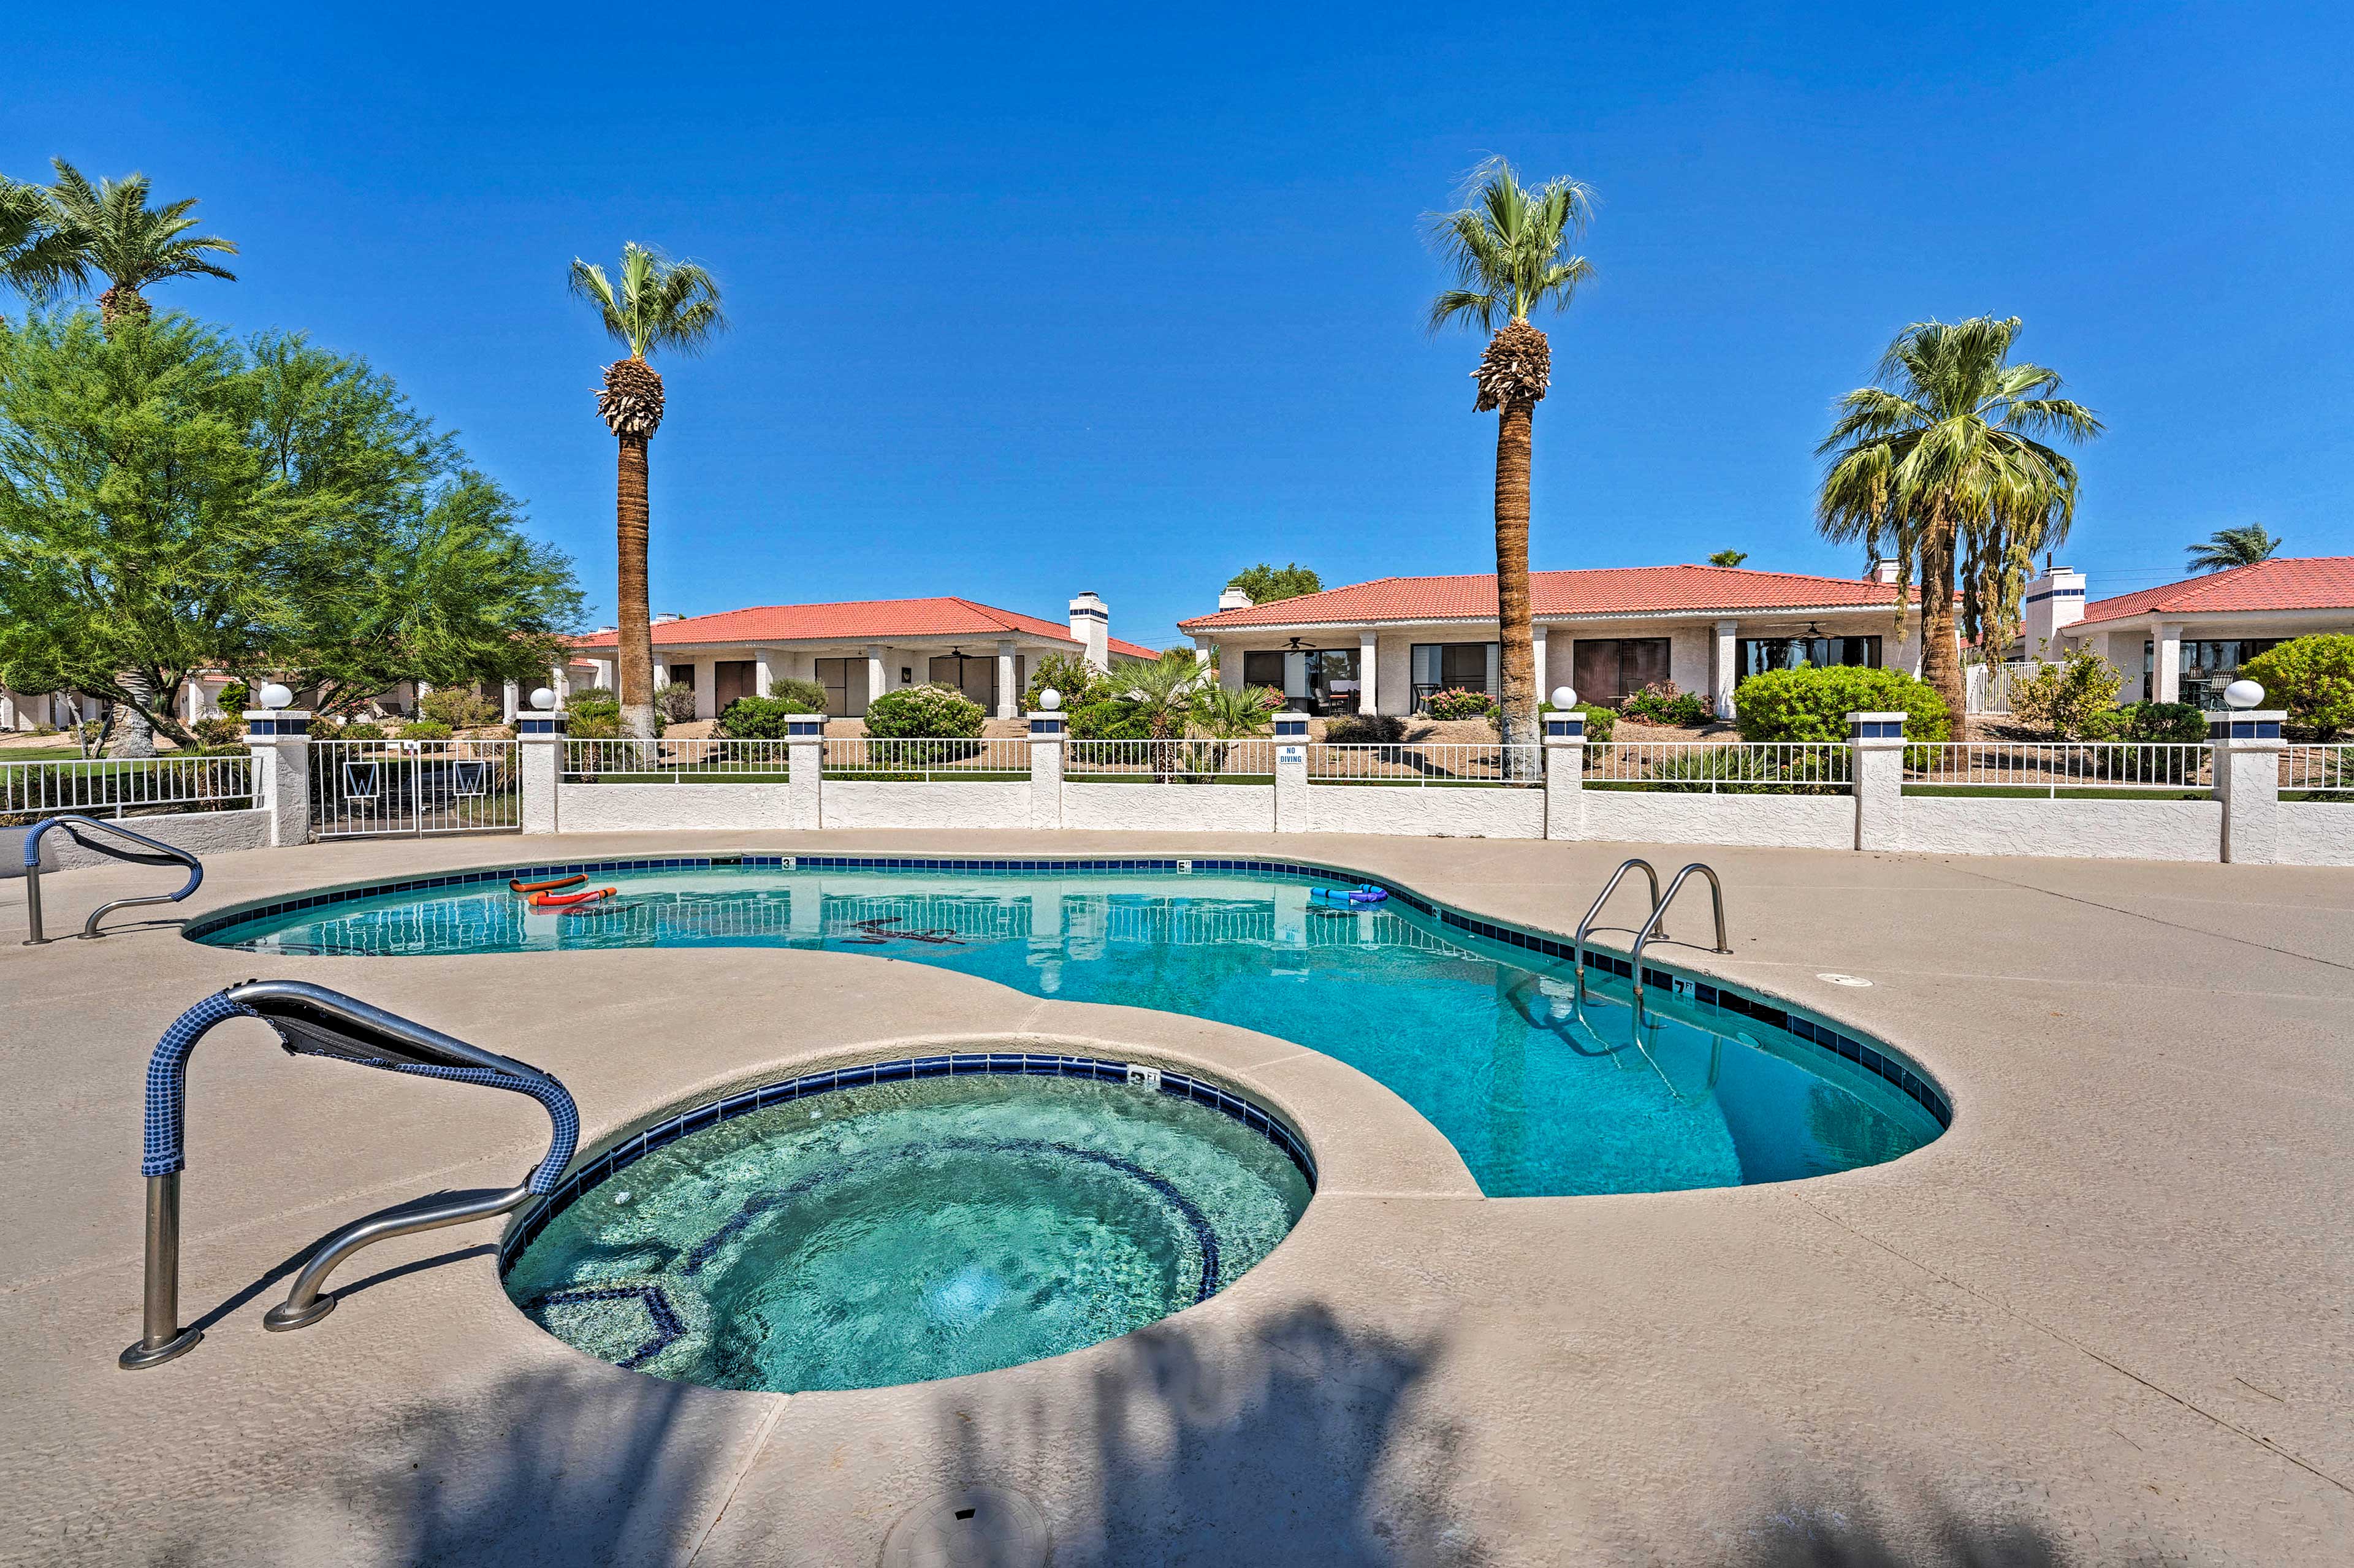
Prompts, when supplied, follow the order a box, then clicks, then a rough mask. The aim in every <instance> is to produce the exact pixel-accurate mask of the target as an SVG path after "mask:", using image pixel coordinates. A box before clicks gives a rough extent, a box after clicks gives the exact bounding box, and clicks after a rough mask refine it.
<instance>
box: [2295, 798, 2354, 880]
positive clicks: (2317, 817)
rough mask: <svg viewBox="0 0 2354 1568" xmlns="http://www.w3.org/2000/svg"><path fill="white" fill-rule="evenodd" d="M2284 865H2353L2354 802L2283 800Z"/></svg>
mask: <svg viewBox="0 0 2354 1568" xmlns="http://www.w3.org/2000/svg"><path fill="white" fill-rule="evenodd" d="M2275 853H2277V855H2278V857H2279V861H2280V863H2281V864H2283V865H2354V800H2343V801H2338V800H2329V801H2322V800H2283V801H2282V802H2281V804H2280V839H2279V842H2278V847H2277V850H2276V852H2275Z"/></svg>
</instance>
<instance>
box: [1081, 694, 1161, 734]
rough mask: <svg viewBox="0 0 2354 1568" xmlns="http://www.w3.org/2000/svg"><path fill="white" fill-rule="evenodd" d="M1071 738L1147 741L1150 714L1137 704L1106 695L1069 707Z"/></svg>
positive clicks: (1149, 728)
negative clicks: (1090, 701)
mask: <svg viewBox="0 0 2354 1568" xmlns="http://www.w3.org/2000/svg"><path fill="white" fill-rule="evenodd" d="M1071 738H1072V739H1073V740H1150V739H1151V738H1152V715H1150V714H1149V713H1147V712H1145V710H1144V705H1142V704H1141V703H1131V702H1129V700H1127V699H1126V698H1125V697H1106V698H1103V699H1101V700H1100V701H1097V702H1092V703H1089V704H1087V705H1086V706H1085V707H1078V708H1073V709H1072V710H1071Z"/></svg>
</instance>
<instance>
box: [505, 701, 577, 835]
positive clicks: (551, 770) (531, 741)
mask: <svg viewBox="0 0 2354 1568" xmlns="http://www.w3.org/2000/svg"><path fill="white" fill-rule="evenodd" d="M571 724H572V715H570V714H567V713H566V712H565V711H564V710H563V709H561V708H525V710H524V711H523V712H522V713H520V714H517V715H515V791H516V793H517V794H518V795H519V796H520V797H521V798H522V803H523V831H524V832H527V833H552V832H557V828H558V824H557V785H558V784H559V783H561V782H562V781H563V779H564V732H565V731H566V730H567V728H569V727H570V726H571Z"/></svg>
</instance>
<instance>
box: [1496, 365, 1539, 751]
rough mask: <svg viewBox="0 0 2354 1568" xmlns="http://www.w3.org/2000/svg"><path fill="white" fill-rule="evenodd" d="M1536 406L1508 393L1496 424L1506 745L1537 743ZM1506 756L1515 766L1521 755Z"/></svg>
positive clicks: (1501, 719)
mask: <svg viewBox="0 0 2354 1568" xmlns="http://www.w3.org/2000/svg"><path fill="white" fill-rule="evenodd" d="M1536 407H1537V405H1536V399H1534V398H1533V397H1509V398H1507V399H1505V401H1504V405H1503V408H1502V409H1501V410H1500V416H1501V417H1500V418H1499V419H1498V421H1497V425H1496V634H1497V639H1498V641H1499V642H1500V648H1499V650H1498V653H1499V658H1498V660H1497V662H1498V665H1499V666H1500V669H1499V673H1500V677H1501V685H1502V688H1503V689H1502V690H1501V691H1500V692H1499V693H1498V694H1497V710H1498V725H1497V727H1498V729H1499V730H1500V732H1501V734H1502V737H1503V742H1504V745H1505V746H1506V747H1522V746H1534V745H1535V744H1536V743H1537V656H1536V642H1535V636H1534V633H1533V632H1532V630H1531V629H1530V620H1529V459H1530V450H1531V442H1530V425H1531V423H1532V419H1533V418H1534V416H1535V414H1536ZM1504 755H1505V757H1506V758H1507V764H1508V768H1512V767H1513V759H1516V758H1519V757H1520V756H1521V755H1522V754H1521V753H1519V752H1517V751H1511V750H1508V751H1506V752H1505V754H1504ZM1515 770H1516V769H1515Z"/></svg>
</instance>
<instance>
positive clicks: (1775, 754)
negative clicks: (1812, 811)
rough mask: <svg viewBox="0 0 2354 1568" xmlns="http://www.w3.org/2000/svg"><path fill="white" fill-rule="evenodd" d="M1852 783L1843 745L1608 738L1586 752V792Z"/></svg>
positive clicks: (1802, 788) (1834, 787)
mask: <svg viewBox="0 0 2354 1568" xmlns="http://www.w3.org/2000/svg"><path fill="white" fill-rule="evenodd" d="M1854 781H1855V773H1854V752H1853V750H1852V748H1850V747H1849V745H1848V743H1847V742H1845V741H1797V740H1787V741H1785V740H1776V741H1705V740H1612V741H1601V742H1596V743H1592V744H1589V745H1588V746H1587V747H1586V748H1585V788H1587V789H1660V790H1668V791H1672V792H1675V793H1681V794H1695V795H1697V794H1706V795H1721V794H1737V795H1788V794H1797V793H1801V792H1806V793H1812V792H1816V791H1840V790H1845V789H1850V788H1851V787H1852V786H1853V784H1854Z"/></svg>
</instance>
